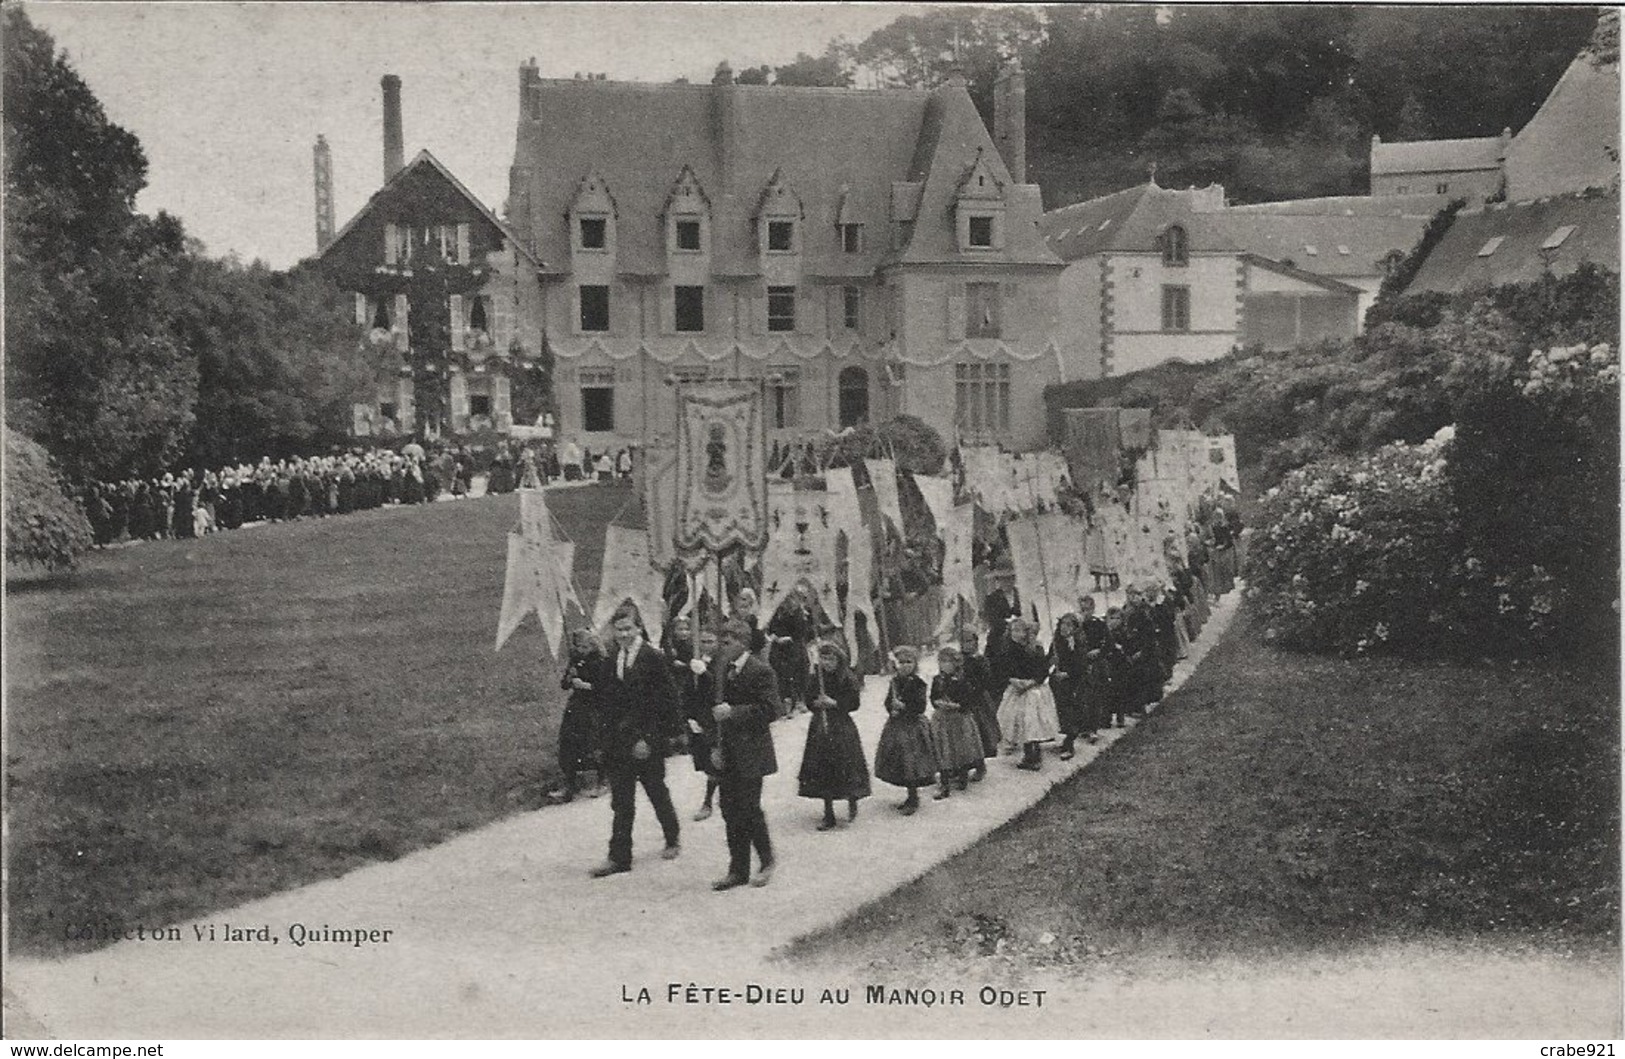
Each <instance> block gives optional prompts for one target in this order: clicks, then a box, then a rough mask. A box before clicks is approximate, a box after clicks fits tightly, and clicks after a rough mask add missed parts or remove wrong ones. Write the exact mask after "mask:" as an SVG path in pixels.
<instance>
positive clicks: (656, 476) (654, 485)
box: [643, 450, 677, 575]
mask: <svg viewBox="0 0 1625 1059" xmlns="http://www.w3.org/2000/svg"><path fill="white" fill-rule="evenodd" d="M645 451H646V452H647V450H645ZM646 459H647V461H648V462H647V464H646V466H645V468H644V471H643V517H644V520H645V521H646V522H647V524H648V526H649V529H648V531H647V532H648V537H649V546H648V547H647V548H646V549H644V551H645V553H646V554H647V555H648V557H649V562H650V564H651V565H652V566H653V567H654V568H655V569H656V570H657V571H659V572H660V573H661V574H662V575H663V574H665V572H666V571H667V570H669V569H671V561H672V559H674V558H676V556H677V551H676V548H675V547H673V545H672V530H673V527H675V526H676V524H677V489H676V485H677V456H676V454H675V453H670V452H668V453H660V454H655V453H653V452H649V453H648V455H647V457H646Z"/></svg>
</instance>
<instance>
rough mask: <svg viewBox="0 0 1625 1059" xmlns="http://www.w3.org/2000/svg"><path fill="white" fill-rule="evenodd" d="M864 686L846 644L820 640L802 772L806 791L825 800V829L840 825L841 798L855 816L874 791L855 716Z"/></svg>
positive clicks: (809, 699)
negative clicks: (861, 800) (837, 816)
mask: <svg viewBox="0 0 1625 1059" xmlns="http://www.w3.org/2000/svg"><path fill="white" fill-rule="evenodd" d="M862 687H863V686H862V683H861V681H860V679H859V677H858V675H857V674H856V673H854V672H852V667H851V666H849V665H847V662H846V657H845V656H844V655H843V654H842V653H841V649H840V648H839V647H837V646H836V645H835V644H833V643H823V644H820V645H819V647H818V663H817V665H816V666H815V667H814V669H813V676H812V678H811V679H810V680H809V682H808V686H807V705H808V706H809V707H811V709H812V714H813V716H812V720H811V722H810V723H809V724H808V725H807V745H806V749H805V750H804V751H802V754H801V772H800V774H799V776H798V780H799V784H800V788H799V789H800V794H801V796H802V797H803V798H815V799H820V800H822V801H823V803H824V819H823V820H822V821H821V822H820V823H819V825H818V830H820V831H829V830H832V829H833V828H834V827H835V826H836V820H835V803H836V801H837V800H840V799H845V801H846V818H847V820H848V821H852V820H856V819H857V818H858V799H859V798H867V797H869V793H870V792H869V760H868V758H866V757H865V756H864V754H863V742H862V740H861V739H859V737H858V726H857V724H856V723H855V722H854V721H853V720H852V714H853V713H855V712H856V711H857V709H858V705H859V696H860V693H861V691H862Z"/></svg>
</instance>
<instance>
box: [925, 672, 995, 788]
mask: <svg viewBox="0 0 1625 1059" xmlns="http://www.w3.org/2000/svg"><path fill="white" fill-rule="evenodd" d="M937 665H938V666H939V667H940V671H939V672H938V673H937V675H936V676H935V677H933V678H932V679H931V706H932V707H933V709H932V713H931V735H932V738H933V740H934V741H935V743H936V749H937V767H938V769H939V770H940V772H941V774H942V779H941V783H940V785H939V787H938V790H937V793H936V795H935V796H934V797H935V798H936V800H938V801H941V800H942V799H944V798H946V797H948V795H949V787H950V784H956V785H957V786H958V787H959V789H960V790H964V789H965V787H966V784H967V782H968V780H969V778H970V774H971V773H972V772H973V771H976V772H981V771H984V770H985V768H986V765H985V763H984V761H983V756H982V733H981V730H980V729H979V728H978V727H977V725H976V715H975V714H974V713H973V712H972V709H973V704H974V702H975V700H976V699H978V698H981V697H982V689H981V688H980V687H977V686H976V684H975V683H974V682H973V681H972V680H970V679H969V678H968V677H967V676H966V674H965V667H964V659H963V658H962V657H961V656H960V653H959V648H957V647H954V646H952V645H951V644H950V645H949V646H947V647H944V648H942V649H941V650H939V651H938V652H937Z"/></svg>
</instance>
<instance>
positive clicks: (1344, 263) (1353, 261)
mask: <svg viewBox="0 0 1625 1059" xmlns="http://www.w3.org/2000/svg"><path fill="white" fill-rule="evenodd" d="M1431 219H1432V214H1428V215H1425V216H1424V215H1421V214H1416V215H1410V216H1400V217H1392V216H1364V217H1362V216H1359V215H1355V216H1348V215H1342V216H1326V215H1315V214H1310V215H1305V216H1294V215H1290V214H1287V215H1280V214H1269V213H1251V212H1244V211H1237V210H1230V211H1226V214H1225V215H1224V222H1225V225H1226V226H1227V228H1228V229H1229V233H1230V238H1231V239H1232V240H1233V241H1234V243H1235V245H1237V246H1239V247H1240V248H1241V249H1243V250H1246V251H1249V252H1251V253H1254V254H1258V255H1259V256H1261V257H1267V258H1269V259H1270V260H1272V261H1281V262H1287V263H1290V264H1292V265H1294V266H1296V267H1298V268H1301V269H1304V270H1306V271H1309V272H1314V273H1318V274H1319V275H1322V276H1334V277H1335V276H1343V277H1355V276H1376V275H1379V274H1381V271H1382V269H1381V266H1380V264H1379V262H1381V261H1382V259H1383V257H1384V256H1386V255H1387V254H1388V253H1389V252H1390V251H1392V250H1398V251H1401V252H1403V253H1409V252H1410V250H1411V249H1412V248H1413V247H1414V246H1416V244H1417V241H1418V240H1420V239H1421V238H1422V230H1423V229H1424V228H1426V227H1427V224H1428V221H1429V220H1431Z"/></svg>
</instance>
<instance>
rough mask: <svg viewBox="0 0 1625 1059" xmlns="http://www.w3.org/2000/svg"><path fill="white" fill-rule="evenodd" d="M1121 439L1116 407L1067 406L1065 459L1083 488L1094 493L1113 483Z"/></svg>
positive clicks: (1116, 470) (1119, 469) (1116, 473)
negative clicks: (1104, 485) (1102, 486)
mask: <svg viewBox="0 0 1625 1059" xmlns="http://www.w3.org/2000/svg"><path fill="white" fill-rule="evenodd" d="M1121 451H1122V447H1121V442H1120V440H1119V436H1118V428H1117V409H1115V408H1068V409H1067V410H1066V459H1067V463H1068V466H1069V468H1070V470H1071V477H1072V482H1073V484H1074V485H1076V486H1077V487H1078V488H1079V489H1080V490H1082V491H1084V492H1087V493H1093V492H1095V491H1097V490H1098V489H1099V488H1100V486H1101V485H1102V484H1103V483H1105V484H1110V483H1114V482H1116V481H1117V476H1118V474H1119V473H1120V471H1121V468H1120V467H1119V466H1118V464H1119V461H1120V458H1121V457H1120V453H1121Z"/></svg>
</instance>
